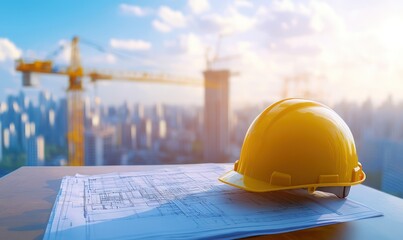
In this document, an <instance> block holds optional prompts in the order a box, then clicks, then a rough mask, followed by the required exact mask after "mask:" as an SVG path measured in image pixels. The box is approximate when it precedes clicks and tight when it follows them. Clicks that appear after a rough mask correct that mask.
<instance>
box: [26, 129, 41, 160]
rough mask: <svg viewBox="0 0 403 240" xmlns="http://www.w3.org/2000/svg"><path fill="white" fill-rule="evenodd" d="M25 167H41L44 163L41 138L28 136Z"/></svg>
mask: <svg viewBox="0 0 403 240" xmlns="http://www.w3.org/2000/svg"><path fill="white" fill-rule="evenodd" d="M27 143H28V144H27V145H28V146H27V165H28V166H43V165H44V161H45V140H44V138H43V137H42V136H38V137H37V136H35V135H33V136H30V137H29V138H28V140H27Z"/></svg>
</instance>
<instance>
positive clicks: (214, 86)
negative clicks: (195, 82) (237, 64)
mask: <svg viewBox="0 0 403 240" xmlns="http://www.w3.org/2000/svg"><path fill="white" fill-rule="evenodd" d="M203 74H204V84H205V95H204V127H205V128H204V144H203V148H204V153H203V155H204V161H205V162H227V161H228V152H229V117H228V115H229V77H230V74H231V73H230V72H229V71H228V70H207V71H205V72H204V73H203Z"/></svg>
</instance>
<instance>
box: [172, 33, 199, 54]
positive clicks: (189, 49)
mask: <svg viewBox="0 0 403 240" xmlns="http://www.w3.org/2000/svg"><path fill="white" fill-rule="evenodd" d="M178 42H179V47H180V49H181V50H182V51H183V52H185V53H186V54H190V55H197V54H204V50H205V47H204V45H203V43H202V41H201V40H200V38H199V37H198V36H197V35H196V34H194V33H188V34H182V35H180V36H179V39H178Z"/></svg>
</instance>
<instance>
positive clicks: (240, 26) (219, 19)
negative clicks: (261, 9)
mask: <svg viewBox="0 0 403 240" xmlns="http://www.w3.org/2000/svg"><path fill="white" fill-rule="evenodd" d="M200 25H201V27H202V28H204V29H207V31H210V32H211V31H218V32H219V33H221V34H232V33H238V32H244V31H247V30H249V29H251V28H252V27H253V26H254V25H255V18H254V17H253V16H252V17H251V16H247V15H243V14H241V13H239V12H238V10H237V9H235V8H231V7H230V8H228V9H227V12H226V13H225V14H217V13H212V14H209V15H205V16H203V17H201V18H200Z"/></svg>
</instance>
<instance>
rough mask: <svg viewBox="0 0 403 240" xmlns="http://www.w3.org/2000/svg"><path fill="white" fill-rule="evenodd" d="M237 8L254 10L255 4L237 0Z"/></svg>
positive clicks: (246, 0) (245, 0) (247, 0)
mask: <svg viewBox="0 0 403 240" xmlns="http://www.w3.org/2000/svg"><path fill="white" fill-rule="evenodd" d="M235 7H239V8H242V7H243V8H252V7H253V3H252V1H249V0H236V1H235Z"/></svg>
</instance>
